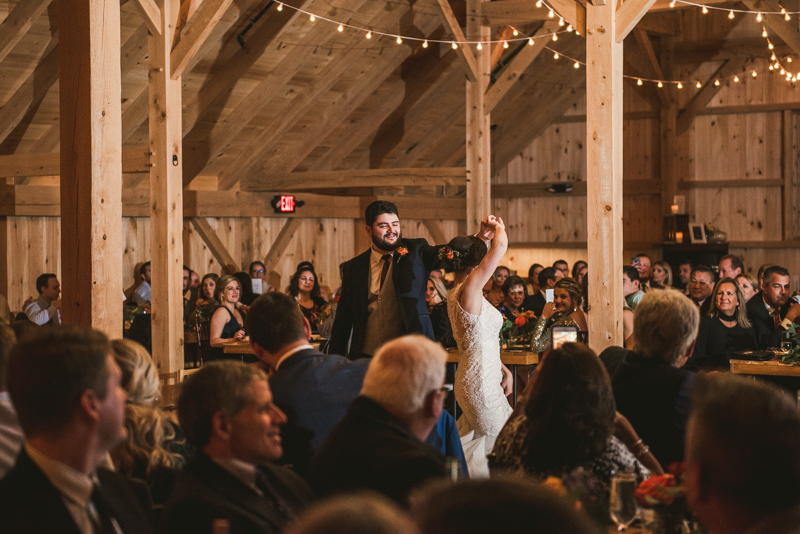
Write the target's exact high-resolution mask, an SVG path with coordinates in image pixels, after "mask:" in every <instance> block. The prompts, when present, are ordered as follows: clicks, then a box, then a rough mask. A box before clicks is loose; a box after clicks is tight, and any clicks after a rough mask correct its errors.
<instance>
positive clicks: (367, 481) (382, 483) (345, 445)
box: [307, 335, 447, 504]
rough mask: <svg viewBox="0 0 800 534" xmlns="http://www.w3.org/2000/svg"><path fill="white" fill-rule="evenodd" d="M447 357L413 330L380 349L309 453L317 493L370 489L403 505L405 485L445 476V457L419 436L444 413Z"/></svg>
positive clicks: (408, 488)
mask: <svg viewBox="0 0 800 534" xmlns="http://www.w3.org/2000/svg"><path fill="white" fill-rule="evenodd" d="M446 358H447V354H446V353H445V351H444V349H443V348H442V346H441V345H439V344H438V343H436V342H435V341H431V340H429V339H426V338H425V337H422V336H419V335H414V336H404V337H401V338H398V339H395V340H393V341H390V342H389V343H387V344H386V345H384V346H382V347H381V348H380V349H379V350H378V352H377V353H376V354H375V357H374V358H372V360H371V361H370V364H369V369H368V370H367V375H366V376H365V378H364V386H363V388H362V389H361V395H360V396H359V397H358V398H357V399H356V400H355V401H353V404H352V405H351V406H350V408H349V409H348V411H347V415H345V417H344V419H342V420H341V421H340V422H339V424H338V425H336V427H335V428H334V429H333V431H332V432H331V433H330V435H329V436H328V439H326V440H325V443H323V444H322V447H321V448H320V449H319V451H317V454H316V455H315V456H314V457H313V458H312V459H311V465H310V467H309V470H308V476H307V478H308V481H309V483H310V484H311V487H312V488H314V491H315V492H316V493H317V495H318V496H320V497H326V496H329V495H335V494H340V493H349V492H352V491H357V490H373V491H377V492H380V493H383V494H384V495H386V496H387V497H389V498H391V499H394V500H395V501H397V502H398V503H400V504H407V500H408V494H409V492H410V491H411V489H413V488H414V487H416V486H418V485H420V484H421V483H423V482H426V481H427V480H430V479H432V478H437V477H443V476H444V475H445V471H446V470H445V462H444V457H443V456H442V455H441V454H440V453H439V452H438V451H437V450H435V449H434V448H432V447H431V446H430V445H427V444H425V443H424V440H425V438H426V437H427V436H428V435H429V434H430V432H431V430H432V429H433V427H434V425H436V422H437V421H438V419H439V415H440V414H441V413H442V404H443V402H444V398H445V393H444V392H443V391H442V389H443V388H442V386H443V384H444V366H445V360H446Z"/></svg>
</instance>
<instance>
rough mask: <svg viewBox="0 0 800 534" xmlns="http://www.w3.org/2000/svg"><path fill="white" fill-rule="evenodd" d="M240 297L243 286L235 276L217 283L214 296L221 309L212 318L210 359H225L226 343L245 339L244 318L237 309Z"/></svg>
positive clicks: (227, 277)
mask: <svg viewBox="0 0 800 534" xmlns="http://www.w3.org/2000/svg"><path fill="white" fill-rule="evenodd" d="M240 295H241V284H240V282H239V280H238V279H237V278H236V277H235V276H231V275H227V276H223V277H222V278H220V279H219V282H217V289H216V292H215V295H214V296H215V297H216V299H217V302H219V307H218V308H217V309H216V310H215V311H214V315H212V316H211V325H210V327H209V330H210V334H209V338H210V339H209V342H208V344H209V345H211V347H212V358H209V359H214V360H222V359H224V358H225V350H224V345H225V343H226V342H227V341H233V340H235V341H241V340H242V338H244V335H245V331H244V318H243V317H242V314H241V313H240V312H239V310H238V309H237V308H236V304H237V303H238V302H239V296H240ZM238 358H239V356H236V358H235V359H238ZM253 358H255V357H253ZM252 361H255V360H252ZM248 363H249V362H248Z"/></svg>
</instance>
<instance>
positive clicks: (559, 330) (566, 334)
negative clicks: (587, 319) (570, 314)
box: [550, 326, 578, 349]
mask: <svg viewBox="0 0 800 534" xmlns="http://www.w3.org/2000/svg"><path fill="white" fill-rule="evenodd" d="M550 335H551V336H552V339H551V341H552V343H551V345H552V346H553V349H557V348H559V347H560V346H561V345H563V344H564V343H577V342H578V327H577V326H554V327H553V329H552V330H551V331H550Z"/></svg>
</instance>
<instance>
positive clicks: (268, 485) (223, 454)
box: [162, 361, 313, 534]
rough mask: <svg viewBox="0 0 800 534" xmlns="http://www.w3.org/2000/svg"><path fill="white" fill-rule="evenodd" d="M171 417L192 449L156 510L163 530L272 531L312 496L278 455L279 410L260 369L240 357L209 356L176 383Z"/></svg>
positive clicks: (279, 440) (280, 451) (283, 416)
mask: <svg viewBox="0 0 800 534" xmlns="http://www.w3.org/2000/svg"><path fill="white" fill-rule="evenodd" d="M178 417H179V419H180V423H181V427H182V428H183V430H184V432H185V433H186V438H187V440H188V441H189V442H190V443H191V444H193V445H194V446H196V447H197V450H198V453H197V455H196V456H195V457H194V458H193V459H192V460H191V461H190V462H189V464H187V465H186V467H184V469H183V470H182V471H181V472H180V473H179V474H178V477H177V480H176V481H175V487H174V488H173V491H172V495H170V498H169V500H168V501H167V504H166V507H165V509H164V517H163V518H162V527H163V530H164V531H165V532H167V533H184V532H185V533H187V534H189V533H196V532H212V530H213V528H214V527H216V528H225V529H227V530H224V531H225V532H231V533H232V534H233V533H254V534H255V533H267V534H269V533H274V532H280V531H282V530H283V529H284V527H285V526H286V524H287V523H288V522H289V521H291V520H292V519H293V518H294V517H296V516H297V514H298V513H299V512H300V511H302V510H303V508H305V506H306V505H307V504H308V503H309V502H310V501H311V500H312V499H313V495H312V493H311V491H310V490H309V488H308V486H307V485H306V483H305V482H303V480H302V479H301V478H300V477H299V476H297V475H296V474H294V473H292V472H291V471H289V470H288V469H284V468H282V467H278V466H275V465H271V464H270V462H273V461H275V460H277V459H278V458H280V457H281V455H282V454H283V449H282V447H281V436H280V426H281V425H282V424H283V423H285V422H286V416H285V415H284V414H283V412H281V410H280V409H279V408H278V407H277V406H275V405H274V404H273V403H272V394H271V392H270V389H269V385H268V383H267V375H266V374H265V373H264V372H263V371H262V370H260V369H257V368H256V367H253V366H249V365H245V364H243V363H241V362H235V361H222V362H214V363H211V364H208V365H206V366H204V367H202V368H201V369H200V370H199V371H197V372H196V373H194V374H193V375H191V376H190V377H189V378H188V379H187V380H186V381H185V382H184V383H183V388H182V390H181V394H180V398H179V399H178Z"/></svg>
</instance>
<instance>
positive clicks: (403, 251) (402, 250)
mask: <svg viewBox="0 0 800 534" xmlns="http://www.w3.org/2000/svg"><path fill="white" fill-rule="evenodd" d="M397 253H398V254H400V255H401V256H405V255H406V254H408V249H407V248H406V247H398V249H397Z"/></svg>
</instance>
